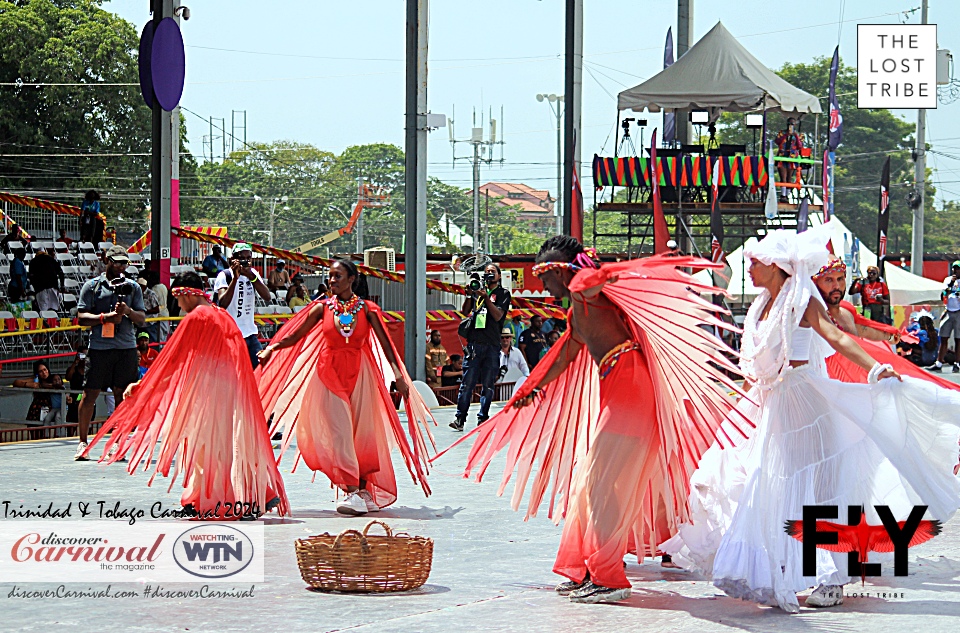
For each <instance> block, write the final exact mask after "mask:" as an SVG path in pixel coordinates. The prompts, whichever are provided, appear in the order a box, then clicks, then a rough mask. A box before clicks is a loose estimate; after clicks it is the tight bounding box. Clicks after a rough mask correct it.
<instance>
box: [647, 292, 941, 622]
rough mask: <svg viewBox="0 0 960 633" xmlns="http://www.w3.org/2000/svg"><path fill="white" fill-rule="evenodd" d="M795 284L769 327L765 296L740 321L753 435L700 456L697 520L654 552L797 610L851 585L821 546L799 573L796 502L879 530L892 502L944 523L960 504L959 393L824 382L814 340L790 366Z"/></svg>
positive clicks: (802, 297) (903, 514)
mask: <svg viewBox="0 0 960 633" xmlns="http://www.w3.org/2000/svg"><path fill="white" fill-rule="evenodd" d="M800 278H801V279H804V278H803V277H802V276H801V277H800ZM795 279H796V276H794V277H791V278H790V280H789V281H788V282H787V284H786V285H785V286H784V289H783V290H782V291H781V293H780V295H779V296H778V297H777V300H776V302H775V303H774V306H773V307H772V309H771V311H770V316H769V317H768V318H767V319H766V320H765V321H763V322H760V321H759V315H760V312H761V310H762V308H763V306H764V305H765V303H766V302H767V301H768V300H769V294H767V293H766V292H764V293H763V294H762V295H761V296H760V297H758V299H757V301H756V302H755V303H754V305H753V306H752V307H751V309H750V312H749V313H748V315H747V319H746V321H745V323H744V335H743V339H744V343H743V350H742V355H743V359H742V360H741V365H742V366H743V367H744V369H745V370H746V372H747V373H748V374H749V375H751V376H753V377H754V385H755V386H754V388H753V389H752V390H751V391H750V393H749V394H748V398H749V401H748V400H743V401H741V403H740V405H739V406H738V408H739V410H740V411H741V412H743V413H744V414H745V415H747V416H749V417H750V418H751V419H752V420H753V421H754V423H755V424H756V431H755V433H754V435H753V436H752V437H750V438H749V439H748V440H747V441H745V442H744V443H742V444H741V445H740V446H737V447H729V448H726V449H724V448H723V447H722V446H720V445H719V444H715V445H714V446H713V447H711V448H710V449H709V450H708V451H707V452H706V453H705V454H704V456H703V459H702V460H701V462H700V465H699V469H698V470H697V471H696V472H695V473H694V475H693V477H692V478H691V496H690V504H691V513H692V516H693V521H692V522H691V523H690V524H687V525H683V526H681V527H680V530H679V532H678V534H677V535H676V536H675V537H673V538H672V539H670V540H669V541H667V542H666V543H664V544H663V545H662V546H661V548H662V549H663V550H664V551H665V552H668V553H671V554H673V555H674V556H675V558H674V560H675V561H676V562H677V563H679V564H680V565H682V566H684V567H687V568H690V569H694V570H697V571H699V572H701V573H703V574H705V575H707V576H708V577H712V578H713V582H714V585H716V586H717V587H719V588H720V589H722V590H723V591H724V592H726V593H727V594H729V595H731V596H733V597H737V598H743V599H745V600H752V601H755V602H759V603H763V604H769V605H774V606H779V607H780V608H782V609H784V610H785V611H789V612H796V611H798V609H799V605H798V602H797V597H796V593H797V592H798V591H803V590H805V589H808V588H811V587H815V586H817V585H819V584H827V585H841V584H845V583H847V582H849V581H850V578H849V576H848V575H847V555H846V554H834V553H831V552H827V551H825V550H817V574H816V576H803V575H802V567H803V565H802V547H803V546H802V544H801V543H800V542H798V541H797V540H795V539H794V538H792V537H790V536H788V535H787V534H786V533H785V531H784V522H785V521H787V520H796V519H802V518H803V506H805V505H836V506H839V518H838V522H841V523H843V522H846V519H847V506H848V505H860V506H865V511H866V514H867V522H868V523H871V524H879V523H880V520H879V517H878V515H877V513H876V511H875V510H874V506H875V505H887V506H890V508H891V510H892V511H893V513H894V515H895V516H896V517H897V520H898V521H902V520H905V519H906V518H907V516H908V515H909V513H910V510H911V509H912V507H913V506H914V505H927V506H929V510H928V517H929V516H932V517H934V518H938V519H941V520H946V519H948V518H949V517H950V516H951V515H952V514H953V513H954V511H955V510H956V509H957V507H958V505H960V483H958V480H957V478H956V477H955V476H954V475H953V464H954V463H955V462H956V446H957V438H958V435H960V430H958V428H957V425H960V397H958V395H957V394H956V392H953V391H947V390H944V389H941V388H939V387H936V386H935V385H933V384H931V383H927V382H924V381H921V380H915V379H911V378H904V380H903V382H899V381H897V380H895V379H886V380H883V381H881V382H880V383H879V384H875V385H865V384H864V385H858V384H849V383H841V382H839V381H835V380H830V379H829V378H827V374H826V369H825V366H824V363H823V359H824V358H825V357H826V355H827V353H828V351H829V352H832V350H830V348H829V346H828V345H827V343H826V341H824V340H823V339H822V338H820V337H819V336H817V335H816V334H815V333H813V336H812V337H811V342H810V347H811V349H810V355H809V358H810V362H809V363H808V364H807V365H804V366H801V367H797V368H791V367H789V362H787V360H786V359H787V358H790V357H791V352H790V350H789V347H790V345H789V342H790V341H792V340H793V332H794V329H795V328H796V327H798V326H799V320H800V316H799V315H802V310H791V308H790V306H791V305H794V306H804V305H806V303H807V302H809V301H810V297H811V296H813V292H816V291H815V289H813V290H812V291H811V289H812V288H813V286H812V284H809V285H808V284H805V283H801V284H799V286H800V287H794V285H795V282H794V280H795ZM807 279H809V277H807ZM815 297H816V298H815V299H814V300H818V299H819V295H815ZM798 340H800V339H798ZM783 341H787V342H788V344H787V345H784V344H783ZM803 356H804V355H803V354H800V355H797V354H794V355H793V357H794V358H796V357H800V358H802V357H803Z"/></svg>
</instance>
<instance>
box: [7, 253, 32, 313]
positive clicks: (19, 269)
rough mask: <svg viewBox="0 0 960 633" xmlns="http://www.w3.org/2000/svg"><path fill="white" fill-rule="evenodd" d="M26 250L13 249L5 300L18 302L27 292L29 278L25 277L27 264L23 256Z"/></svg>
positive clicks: (25, 254)
mask: <svg viewBox="0 0 960 633" xmlns="http://www.w3.org/2000/svg"><path fill="white" fill-rule="evenodd" d="M26 256H27V252H26V251H25V250H24V249H22V248H15V249H13V261H12V262H10V281H9V283H7V300H8V301H9V302H10V303H19V302H20V301H22V300H23V298H24V297H25V296H26V294H27V288H28V287H29V286H30V279H29V278H28V277H27V265H26V264H24V263H23V258H24V257H26Z"/></svg>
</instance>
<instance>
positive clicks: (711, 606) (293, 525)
mask: <svg viewBox="0 0 960 633" xmlns="http://www.w3.org/2000/svg"><path fill="white" fill-rule="evenodd" d="M946 375H948V376H949V375H950V374H946ZM452 415H453V413H452V411H451V410H449V409H441V410H439V411H438V412H437V417H438V420H439V422H440V427H439V428H438V429H437V431H436V434H437V438H438V443H439V444H440V445H441V446H446V445H448V444H449V443H451V441H452V440H453V439H455V437H456V435H454V434H453V433H452V432H450V431H449V429H448V428H447V426H446V425H447V422H448V421H449V420H450V419H451V417H452ZM73 451H74V444H73V443H71V442H65V441H50V442H39V443H32V444H19V445H0V485H2V493H0V500H10V501H12V502H13V503H15V504H19V503H24V504H27V505H29V504H34V505H35V504H36V503H39V502H41V501H42V502H43V503H44V504H45V503H47V502H49V501H54V502H59V503H66V502H67V501H69V500H71V499H78V498H79V499H91V498H92V497H97V499H106V500H111V501H112V500H117V501H122V502H125V503H129V504H136V505H141V506H146V505H149V504H151V503H153V502H154V501H157V500H160V501H163V502H164V503H165V504H175V503H176V501H177V497H176V496H174V495H168V494H166V492H165V490H166V486H165V485H163V484H162V483H161V482H158V484H157V485H156V486H155V487H154V488H148V487H147V486H146V479H147V478H146V477H143V476H140V475H137V476H135V477H130V476H128V475H127V474H126V472H125V471H124V470H123V469H122V468H120V467H117V466H111V467H104V466H100V465H98V464H96V463H93V462H89V463H74V462H73V461H72V460H71V457H72V455H73ZM465 455H466V447H460V448H458V449H456V450H454V451H452V452H451V453H450V454H449V455H448V456H445V457H444V459H443V460H442V461H440V462H439V463H438V464H437V466H436V469H435V471H434V473H433V476H432V478H431V485H432V487H433V489H434V495H433V496H431V497H430V498H424V497H423V494H422V493H421V492H420V491H419V490H418V489H415V488H414V487H413V486H412V484H411V483H410V480H409V478H408V477H401V476H400V473H401V472H402V466H400V465H399V464H398V465H397V470H398V480H399V481H400V482H401V488H400V500H399V502H398V503H397V505H396V506H394V507H392V508H389V509H388V510H385V511H383V512H381V513H380V514H379V516H378V518H380V519H384V520H386V521H387V522H389V523H390V524H391V525H392V526H393V527H394V528H396V529H398V530H402V531H407V532H410V533H412V534H420V535H423V536H428V537H431V538H433V539H434V540H435V543H436V545H435V547H436V549H435V556H434V563H433V573H432V575H431V577H430V580H429V581H428V584H427V585H426V586H425V587H424V588H422V589H421V590H419V591H416V592H413V593H410V594H400V595H398V594H392V595H368V596H347V595H325V594H318V593H313V592H311V591H308V590H306V589H305V585H304V583H303V582H302V580H301V579H300V576H299V572H298V569H297V564H296V560H295V556H294V547H293V541H294V540H295V539H296V538H301V537H303V536H306V535H311V534H318V533H323V532H331V533H337V532H339V531H341V530H343V529H345V528H348V527H358V526H362V525H364V524H365V522H366V521H365V520H364V519H351V518H342V517H340V516H339V515H337V514H336V513H335V512H334V498H335V495H334V493H333V491H332V490H330V488H329V486H328V484H327V483H326V480H325V479H324V478H323V477H318V481H317V482H314V483H311V481H310V479H311V477H310V474H309V473H308V471H300V472H298V473H296V474H290V473H289V472H288V471H289V467H290V466H289V464H288V463H285V464H284V466H285V468H284V469H283V471H284V476H285V480H286V484H287V490H288V494H289V496H290V500H291V503H292V505H293V509H294V513H295V515H294V517H293V518H292V519H288V520H283V521H280V520H276V519H274V520H267V521H266V530H265V531H266V544H267V548H268V552H267V578H266V582H264V583H261V584H258V585H257V587H256V590H255V595H256V597H255V598H254V599H253V600H236V599H218V600H180V601H178V600H171V599H165V600H142V599H141V600H137V601H135V602H125V603H119V602H117V601H112V602H111V601H106V600H96V599H82V600H43V601H38V600H24V599H15V598H9V597H8V592H9V590H10V584H9V583H8V582H4V579H0V614H2V616H0V630H2V631H13V630H17V631H44V632H46V631H91V630H93V631H150V632H156V631H191V632H194V631H234V630H237V631H239V630H283V631H311V632H318V631H342V630H359V631H444V632H446V631H450V630H451V629H455V630H456V631H457V632H458V633H462V632H466V631H507V630H516V631H564V632H566V631H606V630H609V631H633V630H640V629H649V630H654V631H696V632H697V633H708V632H712V631H731V630H746V631H756V632H765V631H772V630H775V629H776V630H782V631H801V632H804V633H806V632H813V631H846V630H850V631H854V630H871V631H873V632H874V633H881V632H886V631H897V632H899V631H904V630H908V629H909V630H913V631H920V630H923V631H925V632H926V631H947V630H955V628H956V623H957V622H958V620H954V619H953V618H955V617H958V616H960V518H958V519H954V520H953V521H951V522H950V523H949V524H947V526H946V527H945V530H944V533H943V534H942V535H941V536H939V537H937V538H936V539H934V540H933V541H932V542H931V543H928V544H926V545H923V546H920V547H917V548H915V549H912V550H910V551H911V568H910V571H911V576H909V577H908V578H893V577H892V576H891V577H884V578H877V579H875V581H874V582H872V583H871V582H868V583H867V586H866V587H865V588H864V589H863V590H864V591H867V592H870V593H871V594H872V595H871V597H860V598H848V599H847V602H846V603H845V604H844V605H843V606H842V607H840V608H838V609H831V610H826V611H823V610H814V609H806V608H801V613H800V614H798V615H787V614H784V613H783V612H781V611H779V610H777V609H771V608H766V607H758V606H756V605H754V604H749V603H744V602H740V601H737V600H733V599H730V598H728V597H726V596H723V595H722V594H720V595H718V594H719V592H718V591H717V590H715V589H714V588H713V586H712V585H711V584H710V583H708V582H706V581H704V580H703V579H701V578H699V577H697V576H695V575H691V574H688V573H685V572H678V571H671V570H665V569H663V568H661V567H660V566H659V565H658V564H656V563H655V562H647V563H646V564H642V565H638V564H637V563H636V561H635V560H633V559H632V558H631V559H630V560H629V561H628V562H629V563H630V564H629V565H628V568H627V573H628V576H629V577H630V579H631V581H632V582H633V587H634V591H633V596H632V597H631V598H630V600H629V601H627V602H626V603H624V604H622V605H576V604H571V603H570V602H568V601H567V600H565V599H563V598H560V597H558V596H556V595H555V594H554V592H553V585H554V584H555V583H556V582H557V580H558V578H557V577H556V576H554V575H553V574H552V573H551V571H550V568H551V565H552V562H553V556H554V554H555V551H556V548H557V544H558V542H559V537H560V528H558V527H555V526H554V525H553V524H552V523H551V522H550V521H549V520H548V519H547V518H546V517H545V516H544V517H542V518H537V519H534V520H531V521H530V522H529V523H524V522H523V520H522V516H521V515H519V514H517V513H514V512H513V511H511V510H510V508H509V504H508V500H507V499H506V498H498V497H496V496H495V483H494V482H495V479H496V478H495V477H494V478H492V479H491V480H489V481H486V482H484V483H483V484H479V485H478V484H476V483H474V482H472V481H466V480H464V479H462V478H461V477H460V476H459V475H460V469H461V468H462V466H463V463H464V459H465ZM501 463H502V462H501ZM499 472H500V471H499V468H498V467H496V464H495V467H494V468H491V471H490V473H491V474H492V475H495V474H496V473H499ZM544 514H545V513H544ZM888 573H890V572H888ZM86 585H87V584H86V583H84V584H78V585H77V586H78V587H85V586H86ZM181 587H182V586H181ZM894 591H896V592H897V593H898V594H902V597H900V596H899V595H898V597H896V598H887V599H883V598H877V597H873V595H875V594H876V593H877V592H888V593H892V592H894Z"/></svg>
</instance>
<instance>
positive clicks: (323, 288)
mask: <svg viewBox="0 0 960 633" xmlns="http://www.w3.org/2000/svg"><path fill="white" fill-rule="evenodd" d="M329 296H330V291H329V290H327V284H325V283H322V282H321V283H320V285H318V286H317V291H316V292H315V293H313V295H311V296H310V299H311V300H312V301H316V300H317V299H323V298H324V297H329Z"/></svg>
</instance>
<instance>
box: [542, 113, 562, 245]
mask: <svg viewBox="0 0 960 633" xmlns="http://www.w3.org/2000/svg"><path fill="white" fill-rule="evenodd" d="M544 100H546V101H547V103H549V104H550V111H551V112H553V114H554V116H556V117H557V195H556V202H554V203H553V205H554V209H553V214H554V216H556V219H557V235H561V234H562V233H563V213H561V209H562V208H563V108H562V106H561V105H560V104H562V103H563V95H555V94H538V95H537V101H539V102H540V103H543V101H544ZM554 103H556V104H557V105H556V107H554V105H553V104H554Z"/></svg>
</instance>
